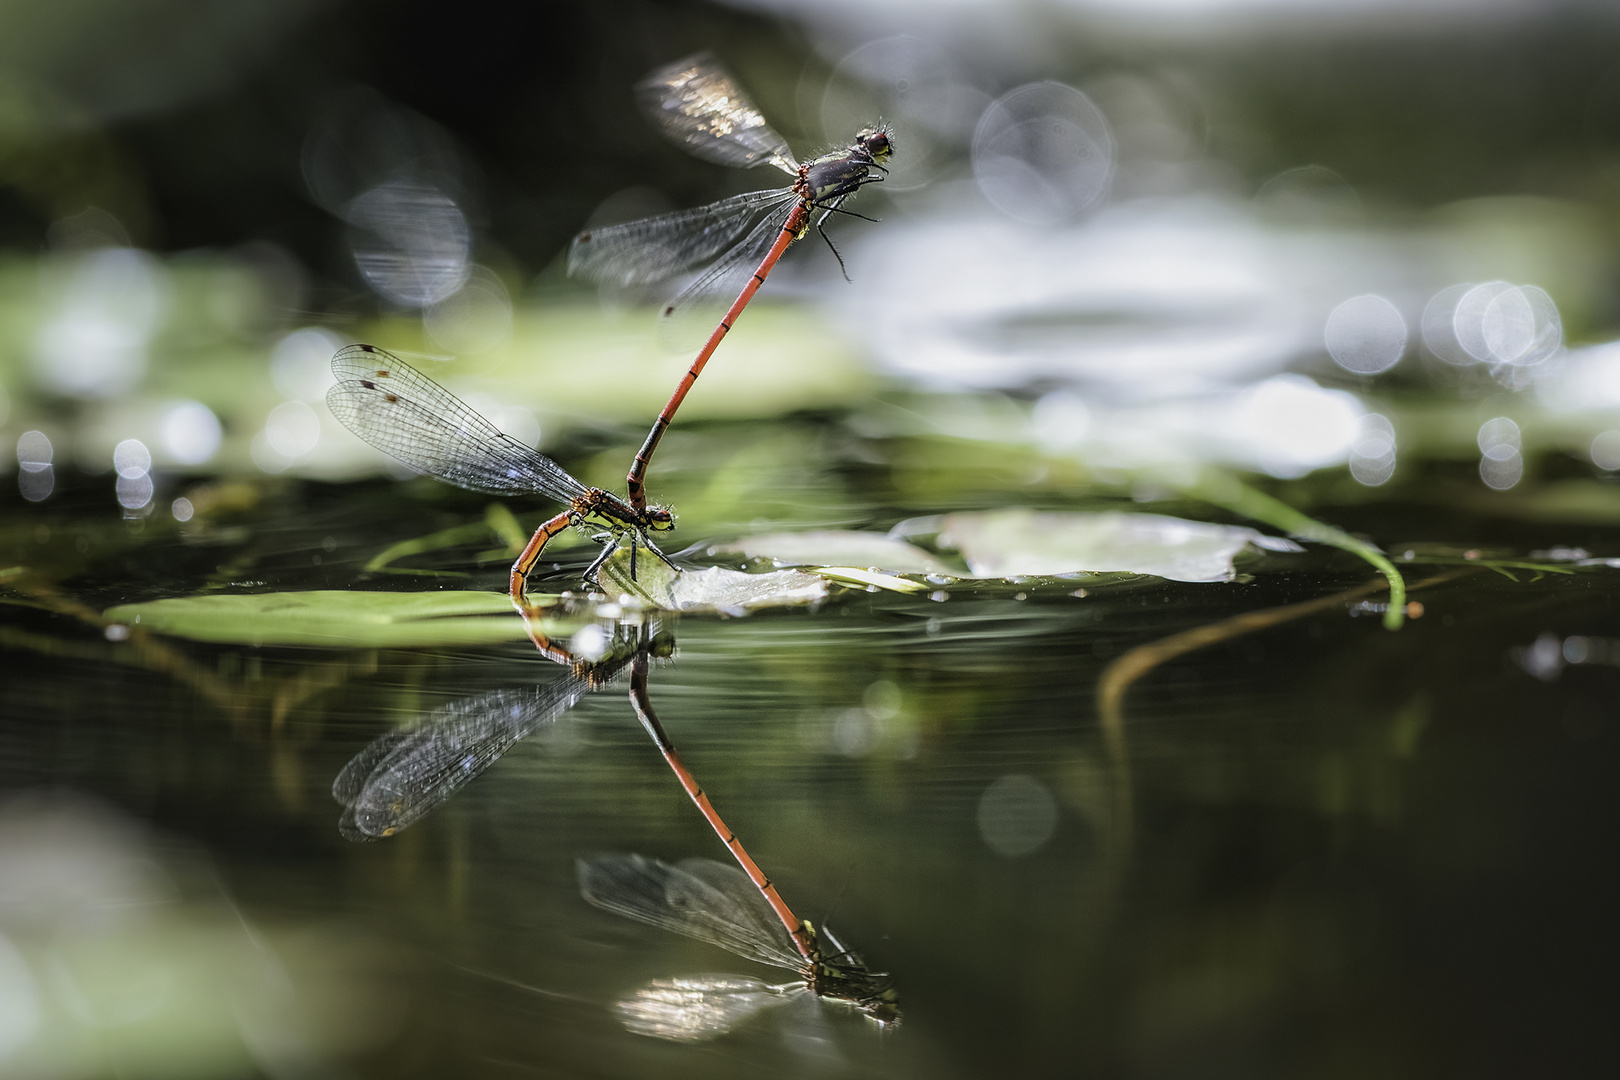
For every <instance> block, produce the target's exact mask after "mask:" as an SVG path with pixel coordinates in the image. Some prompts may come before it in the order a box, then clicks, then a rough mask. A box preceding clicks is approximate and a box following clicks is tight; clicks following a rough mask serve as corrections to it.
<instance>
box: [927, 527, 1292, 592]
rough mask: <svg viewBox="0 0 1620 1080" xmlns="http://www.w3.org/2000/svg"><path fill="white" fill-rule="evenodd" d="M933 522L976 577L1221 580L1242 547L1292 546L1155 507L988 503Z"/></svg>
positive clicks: (1250, 531)
mask: <svg viewBox="0 0 1620 1080" xmlns="http://www.w3.org/2000/svg"><path fill="white" fill-rule="evenodd" d="M939 524H940V531H939V539H940V543H941V544H943V545H948V546H951V547H954V548H956V549H957V550H958V551H960V552H961V553H962V557H963V558H964V559H966V560H967V564H968V567H969V568H970V569H971V570H972V572H973V575H974V576H975V577H981V578H996V577H1035V576H1043V575H1053V574H1070V573H1076V572H1081V571H1104V570H1114V571H1120V570H1123V571H1127V572H1129V573H1133V574H1152V575H1154V576H1156V577H1162V578H1168V579H1169V580H1171V581H1194V582H1196V581H1227V580H1230V579H1231V577H1232V575H1233V573H1234V570H1233V565H1232V560H1233V558H1234V557H1235V556H1236V555H1237V554H1238V553H1239V552H1240V551H1242V550H1243V549H1244V548H1245V547H1248V546H1250V545H1253V546H1256V547H1264V548H1269V549H1272V550H1294V551H1297V550H1299V548H1298V546H1297V545H1294V544H1292V543H1290V542H1289V541H1286V540H1279V539H1278V538H1276V537H1271V536H1266V535H1264V534H1263V533H1260V532H1258V531H1256V530H1254V529H1249V528H1245V527H1243V526H1238V525H1211V524H1209V523H1207V522H1202V521H1187V520H1184V519H1182V518H1174V517H1166V516H1164V515H1162V514H1133V513H1123V512H1120V511H1108V512H1105V513H1096V514H1087V513H1041V512H1037V511H1034V510H1025V509H1015V510H991V511H986V512H983V513H960V514H946V515H944V516H943V517H942V518H940V519H939Z"/></svg>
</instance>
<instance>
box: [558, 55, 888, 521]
mask: <svg viewBox="0 0 1620 1080" xmlns="http://www.w3.org/2000/svg"><path fill="white" fill-rule="evenodd" d="M636 97H637V100H638V101H639V102H640V104H641V106H642V108H643V110H644V111H645V112H646V113H647V115H648V116H649V117H651V118H652V119H653V121H654V122H655V123H657V124H658V125H659V127H660V128H662V129H663V131H664V132H665V133H666V134H667V135H669V137H670V138H672V139H674V140H675V141H676V142H677V143H679V144H680V145H681V146H683V147H684V148H685V149H686V150H687V151H688V152H689V153H691V154H693V155H694V156H696V157H700V158H702V159H704V160H705V161H713V162H716V163H718V164H721V165H731V166H734V167H737V168H752V167H753V166H755V165H764V164H770V165H774V166H775V167H776V168H778V169H781V170H782V171H783V172H785V173H787V174H788V175H789V176H791V177H793V183H792V184H791V185H789V186H787V187H782V188H773V189H770V190H766V191H753V192H749V193H747V194H744V195H734V196H732V197H731V198H729V199H721V200H720V201H719V202H714V203H710V204H709V205H707V206H701V207H698V208H697V209H694V210H681V211H677V212H675V213H672V214H662V215H659V216H657V217H651V218H644V219H642V220H640V221H630V222H626V223H624V224H622V225H607V226H604V227H602V228H596V229H588V230H586V231H585V232H582V233H580V234H579V235H578V236H576V237H574V242H573V244H572V245H571V246H570V247H569V249H568V272H569V274H571V275H578V276H580V277H584V278H587V279H589V280H592V281H596V282H602V283H610V284H614V285H619V286H623V287H631V286H639V285H648V284H651V283H653V282H657V281H661V280H664V279H665V278H669V277H672V276H674V275H676V274H680V273H683V272H685V271H687V270H691V269H693V268H695V267H698V266H701V265H703V264H704V263H707V262H710V260H713V262H712V264H711V265H709V267H708V268H707V269H706V270H704V271H703V273H702V274H700V275H699V276H698V278H697V279H696V280H695V281H693V282H692V283H691V284H690V285H689V286H687V287H686V289H684V290H683V291H682V292H681V293H680V295H678V296H677V297H676V298H675V299H674V300H673V301H671V302H670V303H669V305H668V306H666V307H665V309H664V314H665V315H666V316H669V315H671V314H673V313H674V312H675V311H676V310H677V309H679V308H681V307H682V306H684V305H686V304H687V303H689V302H691V301H692V300H695V299H697V298H699V297H707V296H731V295H732V294H733V292H734V291H735V292H736V297H737V298H736V300H735V301H734V302H733V303H732V305H731V307H730V308H729V309H727V311H726V313H725V315H723V316H722V317H721V319H720V324H719V325H718V326H717V327H715V330H714V332H713V333H712V334H710V335H709V339H708V341H707V342H706V343H705V344H704V346H703V348H702V350H701V351H700V352H699V353H698V355H697V359H696V360H694V361H692V365H691V367H690V368H689V369H688V370H687V372H686V374H685V375H684V376H682V378H681V381H680V382H679V383H678V384H677V385H676V387H675V392H674V393H673V394H671V395H670V398H669V402H668V403H667V404H666V405H665V406H664V408H663V411H662V412H660V413H659V414H658V419H657V420H655V421H654V422H653V426H652V430H651V431H649V432H648V433H647V439H646V441H645V442H644V443H643V444H642V447H641V449H640V451H638V452H637V454H636V457H635V461H634V462H633V463H632V464H631V466H630V472H629V475H628V476H627V477H626V478H625V485H626V493H627V495H628V497H629V500H630V505H631V506H633V507H636V508H638V509H639V508H641V507H642V506H644V505H646V490H645V477H646V473H647V466H648V464H649V463H650V462H651V461H652V455H653V451H654V450H656V449H657V448H658V443H659V440H661V439H662V438H663V437H664V432H665V430H666V429H668V427H669V425H670V422H671V421H672V420H674V418H675V410H676V409H678V408H680V406H681V402H682V401H684V400H685V399H686V395H687V392H688V391H690V390H691V389H692V384H693V383H695V382H696V381H697V377H698V375H699V374H700V373H701V372H702V371H703V366H704V365H705V364H707V363H708V362H709V357H710V356H712V355H713V354H714V350H715V349H716V348H718V347H719V345H720V342H721V340H722V339H723V338H724V337H725V336H726V334H727V333H729V332H730V331H731V328H732V326H733V325H734V324H735V323H736V321H737V317H738V316H739V315H741V314H742V310H743V308H745V307H747V306H748V302H749V301H750V300H752V299H753V298H754V294H755V293H756V292H758V291H759V287H760V286H761V285H763V284H765V278H766V275H768V274H769V273H770V272H771V269H772V268H773V267H774V266H775V265H776V263H777V260H778V259H780V258H781V257H782V254H783V252H785V251H787V249H788V245H789V244H791V243H793V241H795V240H798V239H800V238H801V237H803V236H804V235H805V234H806V233H808V232H809V231H810V227H811V225H812V224H813V225H814V226H815V227H816V230H817V231H818V232H820V233H821V236H822V238H823V239H825V240H826V241H827V246H828V247H831V248H832V250H833V254H834V255H835V256H837V258H838V265H839V266H840V268H842V267H843V265H844V260H843V257H842V256H841V255H838V249H837V248H836V247H833V244H832V240H831V239H830V238H829V237H828V236H827V234H826V232H825V230H823V228H822V226H823V225H824V224H825V223H826V221H827V219H828V218H829V217H831V216H832V215H833V214H840V213H841V214H850V215H851V216H854V217H860V216H861V215H859V214H853V213H852V212H851V211H848V210H844V209H843V203H844V201H845V200H846V199H848V198H849V197H850V196H851V195H854V194H855V193H856V192H857V191H859V190H860V189H861V188H862V187H864V186H865V185H867V184H871V183H876V182H877V181H880V180H882V179H883V176H884V174H885V173H886V172H887V171H888V170H887V168H886V163H887V162H888V160H889V157H890V155H891V154H892V153H893V152H894V145H893V137H892V133H891V132H890V131H889V128H888V127H887V126H886V125H883V124H878V125H876V126H874V127H870V128H866V129H864V130H862V131H860V132H859V133H857V134H856V136H855V139H854V141H853V142H851V143H850V144H849V145H848V146H845V147H843V148H841V149H838V150H834V151H832V152H830V153H826V154H822V155H820V156H819V157H816V158H813V159H812V160H810V161H806V162H804V163H803V164H800V163H799V162H798V160H797V159H795V158H794V156H793V152H792V151H791V150H790V149H789V148H788V144H787V140H786V139H784V138H782V136H781V135H779V134H777V133H776V131H774V130H773V129H772V128H771V126H770V125H769V124H767V123H766V122H765V117H764V116H763V115H761V113H760V111H759V110H758V109H757V108H755V106H754V104H753V103H752V102H751V101H750V100H749V99H748V97H747V95H746V94H744V93H743V92H742V90H741V89H740V88H739V87H738V85H737V81H736V80H735V79H734V78H732V76H731V75H730V73H728V72H727V71H726V70H725V69H724V68H722V67H721V66H720V65H719V64H717V63H716V62H715V61H714V60H713V59H712V58H711V57H709V56H708V55H706V54H700V55H698V56H692V57H688V58H687V59H685V60H681V61H679V62H677V63H674V64H670V65H669V66H667V67H663V68H660V69H658V70H657V71H655V72H653V73H652V74H651V75H649V76H647V78H646V79H644V80H642V81H641V82H640V83H638V84H637V86H636ZM818 214H819V216H817V215H818ZM761 215H763V216H761ZM868 220H870V219H868ZM739 286H740V291H737V290H738V288H739Z"/></svg>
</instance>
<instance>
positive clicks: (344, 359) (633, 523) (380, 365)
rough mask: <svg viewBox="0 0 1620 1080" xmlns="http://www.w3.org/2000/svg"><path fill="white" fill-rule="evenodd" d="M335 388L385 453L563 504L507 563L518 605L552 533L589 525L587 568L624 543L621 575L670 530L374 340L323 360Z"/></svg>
mask: <svg viewBox="0 0 1620 1080" xmlns="http://www.w3.org/2000/svg"><path fill="white" fill-rule="evenodd" d="M332 373H333V374H334V375H336V376H337V384H336V385H335V386H333V387H332V389H330V390H329V391H327V394H326V404H327V406H328V407H329V408H330V409H331V410H332V415H333V416H335V417H337V418H338V419H339V420H340V421H342V422H343V425H344V426H345V427H347V428H348V429H349V430H350V431H352V432H354V433H355V434H356V435H358V436H360V437H361V438H362V439H364V440H365V441H366V442H368V443H370V444H371V445H372V446H375V447H376V448H377V449H379V450H381V451H383V452H384V453H387V454H390V455H392V456H393V457H395V458H397V459H399V460H400V461H402V462H404V463H405V464H406V465H409V466H410V467H411V468H413V469H415V470H416V471H417V472H420V473H425V474H427V475H428V476H432V477H434V478H436V479H439V480H443V481H444V482H445V483H447V484H454V485H456V486H457V487H463V488H467V489H468V490H469V491H482V492H485V493H486V494H490V495H544V496H546V497H547V498H550V499H555V500H556V501H557V502H560V503H563V504H564V505H565V506H566V507H567V509H565V510H564V511H563V512H562V513H560V514H558V515H557V516H556V517H554V518H552V519H551V520H549V521H547V522H545V523H544V524H542V525H541V526H540V527H539V528H538V529H536V530H535V532H534V536H532V537H531V538H530V539H529V543H528V546H527V547H525V548H524V549H523V553H522V554H521V555H519V556H518V557H517V561H516V562H514V563H513V564H512V577H511V582H510V590H511V594H512V599H513V601H515V602H516V603H518V604H519V605H520V606H521V605H522V604H523V603H524V600H523V590H524V584H525V582H526V581H527V580H528V576H529V573H530V571H532V570H533V569H534V564H535V563H536V562H538V561H539V559H540V553H541V552H542V551H544V550H545V546H546V544H547V542H549V541H550V540H551V538H552V537H553V536H556V535H557V534H558V533H560V532H562V531H563V530H564V529H566V528H568V527H569V526H575V527H578V528H580V529H584V530H586V531H593V538H594V539H597V540H599V541H601V542H603V543H604V544H605V546H604V547H603V549H602V553H601V555H599V556H598V557H597V559H596V561H595V562H593V563H591V565H590V567H589V568H588V569H587V570H586V571H585V580H587V581H594V580H595V577H596V571H597V570H598V569H599V568H600V567H601V565H602V564H603V563H604V562H605V561H606V560H607V558H608V556H609V555H611V554H613V552H614V551H615V550H616V549H617V548H618V547H619V545H620V544H621V543H624V542H625V539H626V538H627V537H628V539H629V543H630V575H631V577H634V576H635V557H636V548H637V547H638V546H640V547H645V548H647V549H648V550H649V551H651V552H652V553H653V554H655V555H657V556H658V557H659V558H660V559H664V561H665V562H668V561H669V560H668V559H665V558H664V553H663V552H661V551H659V550H658V548H657V546H656V545H654V544H653V542H652V540H651V539H649V538H648V535H647V534H648V533H649V532H662V531H665V530H668V529H673V528H674V527H675V515H674V514H672V513H671V512H670V511H669V509H668V508H667V507H663V506H647V505H646V504H645V503H644V502H643V503H639V504H637V505H635V506H630V505H627V504H626V503H625V502H624V500H622V499H620V498H619V497H618V496H617V495H614V494H612V493H611V492H607V491H603V490H602V489H601V488H593V487H586V486H585V485H584V484H582V483H580V482H579V481H578V480H576V479H574V478H573V477H572V476H571V475H569V474H568V472H567V470H565V469H564V468H563V467H562V466H561V465H558V464H557V463H556V462H555V461H552V460H551V459H550V458H548V457H546V456H545V455H544V454H541V453H540V452H539V451H537V450H534V449H532V448H530V447H528V446H525V445H524V444H523V443H520V442H518V441H517V440H516V439H514V438H512V437H510V436H508V435H505V434H503V433H502V432H501V431H500V429H499V428H497V427H496V426H495V425H494V424H492V423H490V422H489V421H488V420H486V419H484V418H483V417H482V416H480V415H479V414H478V413H477V412H475V411H474V410H473V409H472V408H471V406H469V405H467V404H466V403H465V402H464V401H462V400H461V399H460V398H458V397H456V396H455V395H454V394H452V393H451V392H450V391H448V390H446V389H445V388H444V387H442V386H440V385H439V384H438V383H436V382H434V381H433V380H432V379H430V378H428V377H427V376H426V375H423V374H422V373H421V372H419V371H417V370H416V369H415V368H413V367H411V366H410V365H409V364H407V363H405V362H404V361H403V360H401V359H399V357H397V356H394V355H392V354H390V353H387V352H384V351H383V350H382V349H379V348H377V347H376V346H374V345H350V346H348V347H347V348H344V349H340V350H339V351H338V354H337V355H336V356H334V357H332Z"/></svg>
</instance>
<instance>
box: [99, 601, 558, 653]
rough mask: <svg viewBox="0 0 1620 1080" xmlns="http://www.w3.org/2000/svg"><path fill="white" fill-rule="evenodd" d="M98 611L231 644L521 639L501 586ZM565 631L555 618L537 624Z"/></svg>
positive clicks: (382, 644) (390, 644) (397, 644)
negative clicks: (496, 590)
mask: <svg viewBox="0 0 1620 1080" xmlns="http://www.w3.org/2000/svg"><path fill="white" fill-rule="evenodd" d="M105 617H106V618H108V619H110V620H112V621H114V622H119V623H124V624H126V625H129V626H139V627H141V628H142V629H146V630H152V631H155V632H156V633H160V634H168V635H170V636H173V637H182V638H190V639H192V640H194V641H212V642H220V643H225V644H233V645H313V646H320V647H325V648H409V647H415V646H425V645H483V644H495V643H497V642H503V641H521V640H523V639H524V637H525V636H526V635H525V632H524V627H523V620H522V619H521V618H519V617H518V615H517V614H516V612H514V611H513V610H512V601H511V600H510V599H509V598H508V597H507V596H506V594H504V593H492V592H470V591H465V590H452V589H446V590H443V591H438V592H413V593H396V592H342V591H337V590H317V591H312V592H273V593H245V594H226V595H222V594H218V593H209V594H206V595H202V596H179V597H173V598H170V599H166V600H152V601H148V602H146V603H141V604H123V605H120V606H119V607H115V608H111V609H109V610H108V611H107V612H105ZM542 630H543V631H544V632H546V633H547V634H552V633H555V634H557V635H559V636H561V635H565V634H566V633H567V632H568V630H567V628H566V627H565V626H563V625H562V624H555V625H548V626H543V627H542Z"/></svg>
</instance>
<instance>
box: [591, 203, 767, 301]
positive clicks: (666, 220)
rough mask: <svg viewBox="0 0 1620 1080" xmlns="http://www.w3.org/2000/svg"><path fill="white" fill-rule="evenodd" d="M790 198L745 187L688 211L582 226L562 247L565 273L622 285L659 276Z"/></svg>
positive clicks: (728, 239)
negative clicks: (565, 252)
mask: <svg viewBox="0 0 1620 1080" xmlns="http://www.w3.org/2000/svg"><path fill="white" fill-rule="evenodd" d="M794 198H795V196H794V194H793V191H792V190H791V189H789V188H777V189H773V190H770V191H750V192H748V193H746V194H743V195H733V196H732V197H731V198H729V199H721V200H720V201H719V202H713V203H710V204H709V205H707V206H700V207H697V208H696V209H692V210H678V211H676V212H675V213H673V214H660V215H658V216H657V217H650V218H642V219H641V220H639V221H627V222H625V223H623V224H621V225H606V226H603V227H602V228H599V229H587V230H586V231H584V232H582V233H580V234H579V235H578V236H576V237H574V241H573V243H572V244H570V245H569V247H568V273H569V276H570V277H583V278H585V279H587V280H589V281H595V282H600V283H605V284H615V285H622V286H631V285H647V284H650V283H652V282H655V281H662V280H664V279H665V278H667V277H671V276H673V275H675V274H679V273H681V272H682V271H685V270H690V269H691V268H692V267H694V266H699V265H701V264H702V263H705V262H707V261H708V260H710V259H712V258H714V257H715V256H716V255H718V254H720V253H721V252H722V251H725V250H726V249H727V248H729V247H730V246H731V245H732V244H733V243H735V242H736V239H737V237H739V236H741V235H743V234H744V233H745V232H746V231H747V230H748V226H749V223H750V222H752V221H753V220H754V217H755V216H756V215H757V214H758V213H759V212H760V211H761V210H764V209H767V208H769V207H772V206H779V205H783V204H788V203H791V202H792V201H793V200H794Z"/></svg>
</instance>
